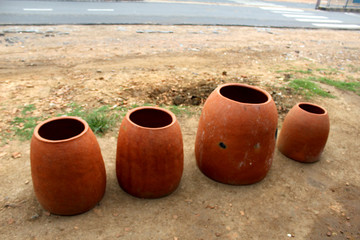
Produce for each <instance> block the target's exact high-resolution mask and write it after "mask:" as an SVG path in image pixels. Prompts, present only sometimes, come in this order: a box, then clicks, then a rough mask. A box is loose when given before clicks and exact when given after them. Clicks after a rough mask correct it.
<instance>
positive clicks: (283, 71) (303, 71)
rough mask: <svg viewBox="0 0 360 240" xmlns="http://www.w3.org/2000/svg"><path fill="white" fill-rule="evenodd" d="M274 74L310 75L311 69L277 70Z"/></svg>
mask: <svg viewBox="0 0 360 240" xmlns="http://www.w3.org/2000/svg"><path fill="white" fill-rule="evenodd" d="M276 73H302V74H312V73H313V70H312V69H310V68H309V69H307V70H303V69H286V70H278V71H276Z"/></svg>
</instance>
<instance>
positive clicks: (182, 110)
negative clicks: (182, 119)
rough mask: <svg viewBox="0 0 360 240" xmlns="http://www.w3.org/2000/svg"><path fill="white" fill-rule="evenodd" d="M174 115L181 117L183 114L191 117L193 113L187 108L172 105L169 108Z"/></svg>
mask: <svg viewBox="0 0 360 240" xmlns="http://www.w3.org/2000/svg"><path fill="white" fill-rule="evenodd" d="M167 109H169V110H170V111H171V112H172V113H174V114H175V115H176V116H180V115H182V114H186V115H188V116H190V115H191V114H192V112H191V111H190V110H189V107H186V106H176V105H170V106H168V107H167Z"/></svg>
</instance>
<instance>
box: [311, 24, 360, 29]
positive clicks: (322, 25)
mask: <svg viewBox="0 0 360 240" xmlns="http://www.w3.org/2000/svg"><path fill="white" fill-rule="evenodd" d="M312 25H314V26H316V27H324V28H348V29H360V25H355V24H326V23H313V24H312Z"/></svg>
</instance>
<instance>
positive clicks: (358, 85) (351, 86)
mask: <svg viewBox="0 0 360 240" xmlns="http://www.w3.org/2000/svg"><path fill="white" fill-rule="evenodd" d="M311 80H313V81H317V82H321V83H324V84H327V85H330V86H334V87H336V88H338V89H342V90H346V91H351V92H354V93H356V94H358V95H360V82H343V81H336V80H332V79H328V78H311Z"/></svg>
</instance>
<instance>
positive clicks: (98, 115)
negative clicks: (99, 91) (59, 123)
mask: <svg viewBox="0 0 360 240" xmlns="http://www.w3.org/2000/svg"><path fill="white" fill-rule="evenodd" d="M69 107H70V109H71V111H70V112H68V113H66V114H59V115H60V116H61V115H66V116H76V117H80V118H82V119H84V120H85V121H86V122H87V123H88V124H89V127H90V128H91V130H92V131H93V132H94V133H95V134H99V135H101V134H104V133H105V132H106V131H108V130H109V129H110V128H112V127H113V126H115V125H116V121H117V119H118V117H119V114H118V113H116V112H115V111H112V110H114V109H116V108H114V109H111V108H110V107H109V106H102V107H100V108H97V109H90V110H86V109H84V108H83V107H82V106H79V105H78V104H76V103H72V104H70V106H69Z"/></svg>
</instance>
